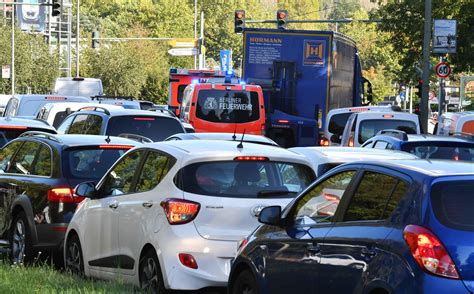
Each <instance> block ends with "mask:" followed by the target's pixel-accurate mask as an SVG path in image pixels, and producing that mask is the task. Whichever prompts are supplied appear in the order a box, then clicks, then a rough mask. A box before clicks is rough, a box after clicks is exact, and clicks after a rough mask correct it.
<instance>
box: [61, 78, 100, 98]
mask: <svg viewBox="0 0 474 294" xmlns="http://www.w3.org/2000/svg"><path fill="white" fill-rule="evenodd" d="M53 93H54V94H58V95H66V96H83V97H92V96H100V95H103V94H104V88H103V87H102V81H101V80H100V79H93V78H57V79H56V83H55V84H54V90H53Z"/></svg>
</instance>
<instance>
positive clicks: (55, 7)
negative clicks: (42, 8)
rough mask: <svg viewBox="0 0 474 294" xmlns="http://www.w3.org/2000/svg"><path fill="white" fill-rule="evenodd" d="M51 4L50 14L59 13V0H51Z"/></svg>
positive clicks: (57, 14) (56, 14)
mask: <svg viewBox="0 0 474 294" xmlns="http://www.w3.org/2000/svg"><path fill="white" fill-rule="evenodd" d="M51 6H52V10H51V15H52V16H59V15H61V0H53V3H52V5H51Z"/></svg>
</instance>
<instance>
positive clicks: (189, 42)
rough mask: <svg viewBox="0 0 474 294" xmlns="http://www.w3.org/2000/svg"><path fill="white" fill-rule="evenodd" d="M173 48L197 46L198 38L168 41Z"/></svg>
mask: <svg viewBox="0 0 474 294" xmlns="http://www.w3.org/2000/svg"><path fill="white" fill-rule="evenodd" d="M168 44H169V45H170V46H171V47H173V48H197V47H198V40H196V39H174V40H171V41H169V42H168Z"/></svg>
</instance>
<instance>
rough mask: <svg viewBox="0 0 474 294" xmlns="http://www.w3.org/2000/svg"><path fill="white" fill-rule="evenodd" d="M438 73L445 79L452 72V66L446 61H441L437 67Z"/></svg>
mask: <svg viewBox="0 0 474 294" xmlns="http://www.w3.org/2000/svg"><path fill="white" fill-rule="evenodd" d="M435 71H436V75H437V76H438V77H440V78H442V79H445V78H447V77H448V76H449V74H451V67H450V66H449V64H447V63H446V62H440V63H438V65H436V67H435Z"/></svg>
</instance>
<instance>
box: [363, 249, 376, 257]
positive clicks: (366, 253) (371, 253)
mask: <svg viewBox="0 0 474 294" xmlns="http://www.w3.org/2000/svg"><path fill="white" fill-rule="evenodd" d="M360 254H361V255H362V256H365V257H374V256H375V255H377V252H375V250H374V249H373V248H368V247H363V248H362V250H361V251H360Z"/></svg>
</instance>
